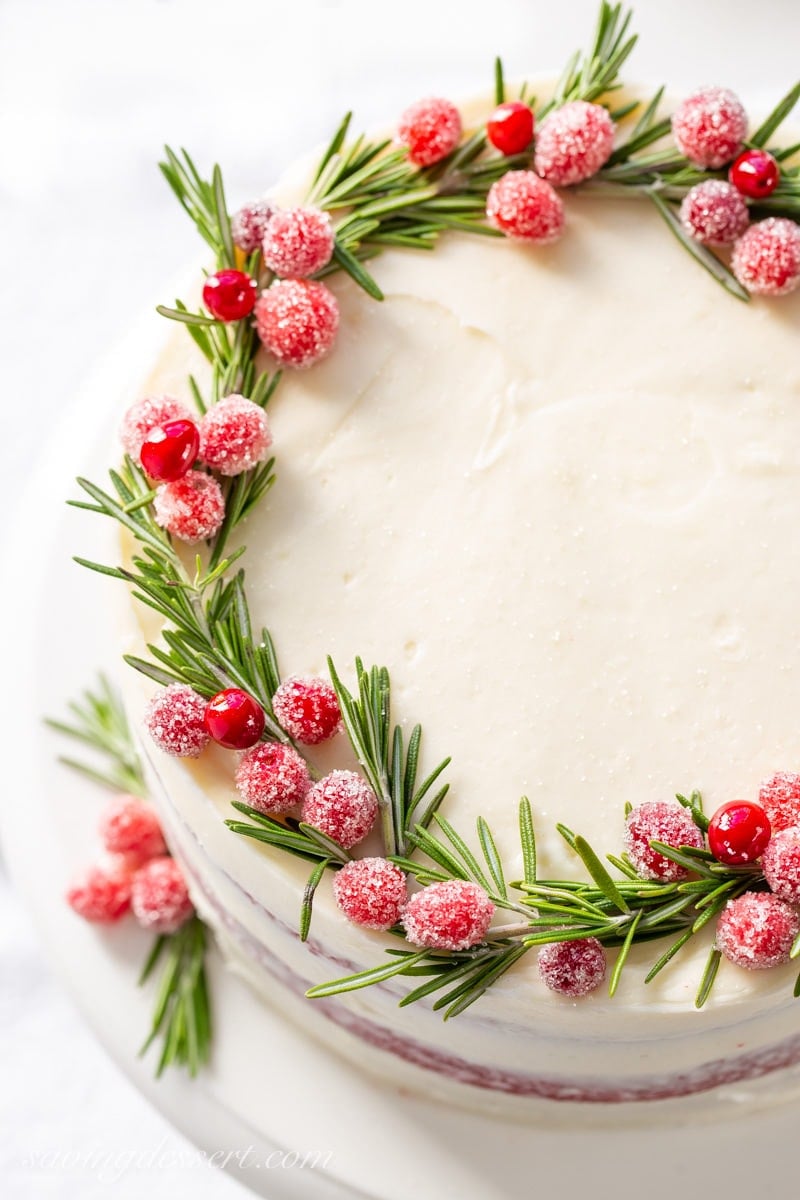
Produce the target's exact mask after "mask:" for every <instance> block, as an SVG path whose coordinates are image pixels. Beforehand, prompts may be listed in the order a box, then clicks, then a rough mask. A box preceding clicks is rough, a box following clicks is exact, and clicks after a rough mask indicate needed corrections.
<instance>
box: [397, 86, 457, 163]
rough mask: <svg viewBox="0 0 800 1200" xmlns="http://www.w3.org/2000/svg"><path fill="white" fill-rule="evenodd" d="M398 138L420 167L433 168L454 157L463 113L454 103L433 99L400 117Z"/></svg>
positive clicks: (418, 102)
mask: <svg viewBox="0 0 800 1200" xmlns="http://www.w3.org/2000/svg"><path fill="white" fill-rule="evenodd" d="M397 138H398V141H399V142H401V143H402V145H404V146H406V147H407V149H408V157H409V159H410V160H411V162H412V163H414V164H415V165H416V166H418V167H430V166H432V165H433V164H434V163H437V162H440V161H441V159H443V158H447V155H448V154H452V152H453V150H455V148H456V146H457V145H458V143H459V139H460V138H461V114H460V113H459V111H458V109H457V108H456V106H455V104H453V103H451V101H450V100H443V99H441V98H440V97H437V96H431V97H429V98H428V99H426V100H418V101H417V102H416V103H415V104H412V105H410V107H409V108H407V109H406V110H405V112H404V113H403V115H402V116H401V118H400V124H399V126H398V129H397Z"/></svg>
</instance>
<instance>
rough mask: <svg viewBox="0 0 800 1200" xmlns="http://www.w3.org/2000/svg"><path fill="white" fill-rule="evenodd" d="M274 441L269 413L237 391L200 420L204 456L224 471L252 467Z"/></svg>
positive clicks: (204, 459)
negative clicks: (268, 418)
mask: <svg viewBox="0 0 800 1200" xmlns="http://www.w3.org/2000/svg"><path fill="white" fill-rule="evenodd" d="M271 445H272V434H271V433H270V428H269V422H268V421H267V414H266V413H265V412H264V410H263V408H262V407H261V405H260V404H254V403H253V401H252V400H247V399H246V398H245V397H244V396H240V395H238V394H237V393H233V394H232V395H230V396H225V397H224V398H223V399H222V400H220V402H219V404H215V405H214V406H213V407H212V408H210V409H209V410H208V412H207V413H206V414H205V416H204V417H203V419H202V421H201V422H200V451H199V453H200V457H201V459H202V460H203V462H204V463H205V464H206V466H209V467H213V468H214V470H215V471H219V473H220V475H241V473H242V472H243V471H252V469H253V467H255V466H256V465H257V464H258V463H260V462H263V460H264V459H265V458H266V457H267V452H268V450H269V448H270V446H271Z"/></svg>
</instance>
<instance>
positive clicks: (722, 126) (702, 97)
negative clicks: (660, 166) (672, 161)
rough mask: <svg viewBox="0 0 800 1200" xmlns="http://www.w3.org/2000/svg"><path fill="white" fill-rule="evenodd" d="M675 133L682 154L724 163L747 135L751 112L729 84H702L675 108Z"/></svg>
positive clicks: (705, 163) (705, 161)
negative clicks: (702, 85) (749, 112)
mask: <svg viewBox="0 0 800 1200" xmlns="http://www.w3.org/2000/svg"><path fill="white" fill-rule="evenodd" d="M672 136H673V137H674V138H675V144H676V145H677V147H678V149H679V150H680V152H681V154H685V155H686V157H687V158H688V159H691V161H692V162H693V163H697V165H698V166H700V167H714V168H716V167H724V166H725V164H726V163H729V162H730V161H731V159H732V158H735V156H736V155H737V154H738V153H739V151H740V150H741V147H742V142H743V141H744V139H745V137H746V136H747V113H746V112H745V111H744V108H743V107H742V102H741V100H740V99H739V97H738V96H737V95H736V94H735V93H734V92H731V91H730V90H729V89H728V88H721V87H706V88H700V90H699V91H697V92H693V93H692V95H691V96H687V97H686V99H685V100H684V101H683V102H682V103H681V104H679V105H678V107H677V108H676V109H675V112H674V114H673V116H672Z"/></svg>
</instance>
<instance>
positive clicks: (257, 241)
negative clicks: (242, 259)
mask: <svg viewBox="0 0 800 1200" xmlns="http://www.w3.org/2000/svg"><path fill="white" fill-rule="evenodd" d="M274 211H275V210H274V208H273V206H272V205H271V204H270V202H269V200H254V201H253V202H252V204H245V205H244V206H243V207H242V208H240V209H239V211H238V212H236V213H234V215H233V216H232V217H231V237H232V238H233V240H234V242H235V243H236V245H237V246H238V247H239V249H240V250H244V252H245V254H252V253H253V251H254V250H260V248H261V243H262V241H263V240H264V234H265V233H266V230H267V225H268V224H269V221H270V218H271V216H272V214H273V212H274Z"/></svg>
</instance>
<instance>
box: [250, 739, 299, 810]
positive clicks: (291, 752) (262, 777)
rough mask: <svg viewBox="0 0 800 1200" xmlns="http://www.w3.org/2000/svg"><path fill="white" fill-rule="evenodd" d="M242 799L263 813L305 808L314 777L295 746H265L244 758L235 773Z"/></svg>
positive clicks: (278, 744)
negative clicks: (304, 802)
mask: <svg viewBox="0 0 800 1200" xmlns="http://www.w3.org/2000/svg"><path fill="white" fill-rule="evenodd" d="M236 787H237V788H238V789H239V794H240V796H241V797H242V799H243V800H244V801H245V802H246V803H247V804H249V805H250V806H251V808H257V809H258V811H259V812H263V813H284V812H288V811H289V809H291V808H294V807H295V806H296V805H298V804H302V803H303V801H304V800H305V798H306V796H307V794H308V789H309V788H310V787H311V776H310V775H309V773H308V767H307V766H306V764H305V762H304V761H303V759H302V758H301V757H300V755H299V754H298V753H297V751H296V750H295V749H294V748H293V747H292V746H283V745H282V744H281V743H280V742H262V743H261V745H260V746H256V747H255V749H253V750H248V752H247V754H244V755H243V756H242V761H241V762H240V763H239V766H238V768H237V771H236Z"/></svg>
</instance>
